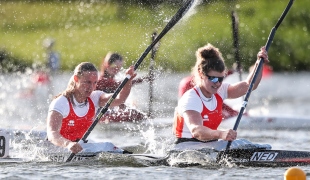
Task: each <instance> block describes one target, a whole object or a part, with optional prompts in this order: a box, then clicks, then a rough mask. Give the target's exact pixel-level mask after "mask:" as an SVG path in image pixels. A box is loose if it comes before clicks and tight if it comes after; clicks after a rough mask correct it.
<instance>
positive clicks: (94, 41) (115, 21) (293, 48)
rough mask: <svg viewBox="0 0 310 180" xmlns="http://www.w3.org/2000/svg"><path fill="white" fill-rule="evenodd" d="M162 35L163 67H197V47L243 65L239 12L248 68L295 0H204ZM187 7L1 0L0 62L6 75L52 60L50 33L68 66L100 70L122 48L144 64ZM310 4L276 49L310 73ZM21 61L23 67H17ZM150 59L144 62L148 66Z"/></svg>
mask: <svg viewBox="0 0 310 180" xmlns="http://www.w3.org/2000/svg"><path fill="white" fill-rule="evenodd" d="M200 2H201V3H200V4H199V5H197V6H196V7H195V8H194V9H193V10H191V11H190V12H189V14H190V15H191V16H189V17H185V18H183V20H182V21H181V22H179V23H178V24H177V25H176V26H175V27H174V28H173V29H172V30H170V31H169V32H168V33H167V34H166V35H165V36H164V37H163V38H162V39H161V43H160V47H159V50H158V53H157V55H156V60H155V62H156V64H155V65H156V67H157V68H161V69H164V70H169V71H174V72H184V71H190V68H191V66H193V65H194V63H195V51H196V50H197V48H199V47H201V46H203V45H205V44H206V43H211V44H213V45H215V46H217V47H218V48H219V49H220V50H221V52H222V53H223V56H224V58H225V60H226V63H227V66H228V67H230V66H232V64H233V63H234V62H235V58H234V49H233V36H232V20H231V13H232V11H235V12H236V13H237V15H238V17H239V26H238V27H239V50H240V61H241V63H242V66H243V68H244V69H245V71H247V68H248V67H249V66H250V65H251V64H253V63H254V62H255V61H256V54H257V52H258V50H259V48H260V47H261V46H263V45H265V43H266V41H267V38H268V36H269V33H270V30H271V28H272V27H273V26H274V25H275V23H276V22H277V20H278V18H279V17H280V15H281V14H282V12H283V10H284V9H285V7H286V5H287V3H288V0H277V1H269V0H239V1H237V0H235V1H234V0H226V1H224V0H222V1H219V0H218V1H216V0H213V1H200ZM181 4H182V1H181V0H168V1H164V0H157V1H154V0H88V1H82V0H71V1H65V0H62V1H60V0H45V1H43V0H37V1H35V0H28V1H27V0H23V1H20V0H10V1H9V0H1V1H0V65H1V70H0V71H2V72H5V69H6V68H7V67H9V70H18V69H23V67H25V66H31V64H33V63H36V64H44V63H45V54H44V53H45V49H44V47H43V46H42V42H43V40H44V39H45V38H53V39H54V40H55V42H56V43H55V47H54V50H56V51H58V52H59V53H60V54H61V67H62V70H72V69H73V67H74V66H75V65H76V64H78V63H80V62H82V61H90V62H93V63H94V64H96V65H97V66H98V67H99V66H100V64H101V60H102V58H103V57H104V56H105V54H107V53H108V52H109V51H114V52H119V53H120V54H122V55H123V56H124V57H125V59H126V66H129V65H131V64H133V63H135V62H136V60H137V59H138V58H139V57H140V56H141V54H142V53H143V52H144V50H145V49H146V48H147V46H148V45H149V44H150V42H151V34H152V33H153V32H154V31H157V32H158V33H160V32H161V30H162V29H163V28H164V27H165V25H166V24H167V22H168V21H169V20H170V18H171V17H172V16H173V15H174V14H175V13H176V12H177V10H178V9H179V8H180V6H181ZM309 20H310V3H308V1H301V0H300V1H295V2H294V4H293V7H292V8H291V10H290V12H289V13H288V15H287V17H286V18H285V19H284V21H283V22H282V24H281V26H280V27H279V29H278V30H277V31H276V35H275V37H274V41H273V43H272V44H271V47H270V49H269V58H270V60H271V62H270V64H271V66H272V67H273V69H274V70H275V71H306V70H310V57H309V55H308V53H309V51H310V38H309V29H310V23H308V22H309ZM13 64H14V65H15V64H17V65H18V66H17V67H16V66H13ZM148 65H149V57H147V58H146V59H145V60H144V62H143V63H142V64H141V67H140V68H141V69H147V68H148Z"/></svg>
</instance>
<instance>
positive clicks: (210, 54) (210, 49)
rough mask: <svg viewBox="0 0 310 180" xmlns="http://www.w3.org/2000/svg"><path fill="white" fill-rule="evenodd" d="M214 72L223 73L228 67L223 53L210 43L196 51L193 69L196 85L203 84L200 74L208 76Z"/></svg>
mask: <svg viewBox="0 0 310 180" xmlns="http://www.w3.org/2000/svg"><path fill="white" fill-rule="evenodd" d="M212 70H213V71H217V72H223V71H225V70H226V67H225V63H224V58H223V57H222V53H221V52H220V51H219V49H218V48H216V47H214V46H213V45H212V44H210V43H208V44H207V45H205V46H203V47H201V48H198V50H197V51H196V64H195V66H194V67H193V68H192V75H193V76H194V79H193V82H194V84H197V85H199V83H200V82H201V81H200V79H201V78H200V73H202V74H204V75H207V74H208V73H209V72H210V71H212Z"/></svg>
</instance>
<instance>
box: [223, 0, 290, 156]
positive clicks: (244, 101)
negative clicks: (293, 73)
mask: <svg viewBox="0 0 310 180" xmlns="http://www.w3.org/2000/svg"><path fill="white" fill-rule="evenodd" d="M293 2H294V0H290V1H289V3H288V5H287V6H286V8H285V10H284V11H283V13H282V15H281V17H280V18H279V19H278V22H277V24H276V25H275V26H274V27H273V28H272V29H271V31H270V34H269V37H268V40H267V43H266V51H267V52H268V49H269V47H270V45H271V43H272V40H273V37H274V35H275V33H276V30H277V28H278V27H279V26H280V24H281V23H282V21H283V19H284V18H285V16H286V14H287V13H288V11H289V10H290V8H291V6H292V5H293ZM263 64H264V60H263V59H262V58H260V60H259V64H258V66H257V67H256V69H255V72H254V76H253V78H252V79H251V82H250V86H249V88H248V90H247V93H246V95H245V98H244V100H243V104H242V107H241V109H240V112H239V114H238V117H237V120H236V122H235V125H234V128H233V130H235V131H236V130H237V128H238V126H239V123H240V120H241V117H242V115H243V111H244V110H245V108H246V105H247V103H248V99H249V98H250V95H251V92H252V89H253V85H254V83H255V81H256V78H257V76H258V73H259V72H260V71H261V70H262V67H263ZM231 143H232V141H228V143H227V146H226V151H227V150H229V148H230V145H231Z"/></svg>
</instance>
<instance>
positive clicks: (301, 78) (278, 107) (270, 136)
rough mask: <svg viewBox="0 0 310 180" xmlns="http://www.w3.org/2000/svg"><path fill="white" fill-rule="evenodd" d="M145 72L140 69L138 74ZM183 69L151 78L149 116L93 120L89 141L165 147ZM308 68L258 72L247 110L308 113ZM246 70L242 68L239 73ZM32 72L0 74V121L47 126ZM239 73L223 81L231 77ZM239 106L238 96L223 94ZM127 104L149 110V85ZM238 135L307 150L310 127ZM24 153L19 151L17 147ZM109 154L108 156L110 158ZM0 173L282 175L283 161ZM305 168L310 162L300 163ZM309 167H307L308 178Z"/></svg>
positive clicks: (7, 174)
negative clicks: (121, 120) (268, 74)
mask: <svg viewBox="0 0 310 180" xmlns="http://www.w3.org/2000/svg"><path fill="white" fill-rule="evenodd" d="M141 74H146V73H143V72H139V75H141ZM185 75H186V74H169V73H163V74H161V75H159V76H158V77H157V80H156V81H155V88H154V91H155V94H154V97H155V102H154V114H155V117H156V118H155V119H149V120H146V121H144V122H134V123H109V124H103V123H101V124H98V125H97V126H96V128H95V129H94V131H93V132H92V133H91V135H90V137H89V138H90V139H92V140H94V141H111V142H113V143H114V144H115V145H117V146H119V147H123V148H126V149H129V150H134V151H135V152H136V153H153V154H158V155H164V154H165V150H167V148H169V145H170V144H171V143H172V141H173V136H172V133H171V122H172V115H173V110H174V107H175V106H176V104H177V87H178V82H179V81H180V80H181V78H182V77H184V76H185ZM309 75H310V73H308V72H301V73H281V74H280V73H279V74H278V73H275V74H274V75H273V76H271V77H269V78H265V79H263V80H262V82H261V84H260V86H259V87H258V89H257V90H256V91H254V92H253V93H252V94H251V97H250V99H249V104H248V106H247V107H248V108H247V111H248V112H249V113H250V114H253V115H257V114H260V115H262V114H263V115H266V116H268V115H272V116H278V115H281V116H285V117H306V118H308V117H310V111H309V107H310V106H309V105H310V103H309V102H310V101H309V100H310V94H309V89H310V81H309V80H308V77H309ZM243 76H244V77H245V76H246V75H243ZM30 77H31V75H30V74H29V75H20V74H9V75H0V85H1V86H0V107H1V108H0V116H1V120H0V125H1V128H6V129H8V128H10V129H24V130H30V129H31V130H36V131H37V130H38V131H40V130H45V126H46V114H47V109H48V105H49V103H50V98H49V97H48V95H47V91H48V87H47V86H46V85H42V86H38V87H36V88H35V89H34V91H33V95H32V96H31V95H29V94H28V95H29V96H26V95H25V94H26V93H25V92H27V89H28V90H29V87H30V85H29V84H30V82H31V79H30ZM69 77H70V74H68V73H63V74H60V75H57V76H55V77H54V79H53V81H52V87H53V88H52V91H53V92H54V94H57V93H58V92H60V91H62V90H63V89H64V88H65V87H66V84H67V81H68V80H69ZM237 80H238V76H237V75H232V76H230V77H228V78H227V79H226V80H225V81H230V82H234V81H237ZM227 103H228V104H231V105H232V106H234V107H237V108H238V107H240V105H241V99H238V100H234V101H227ZM128 104H130V105H135V106H136V107H137V108H138V109H140V110H142V111H144V112H147V109H148V85H147V84H141V85H136V86H135V87H134V88H133V90H132V93H131V95H130V97H129V101H128ZM238 136H239V138H246V139H248V140H250V141H252V142H255V143H268V144H271V145H272V147H273V149H284V150H298V151H303V150H304V151H310V146H309V142H310V135H309V132H308V131H307V129H302V128H301V129H300V130H298V129H297V130H296V129H294V130H291V129H290V128H289V127H288V128H287V129H284V130H283V129H282V130H273V129H266V130H261V129H260V130H253V129H251V130H247V129H242V130H240V131H238ZM21 153H22V152H21ZM109 161H111V162H113V159H110V160H109ZM0 166H1V169H2V173H1V175H0V178H5V179H64V178H75V179H99V178H104V179H121V178H124V179H125V178H126V179H151V178H152V179H206V177H207V179H283V174H284V172H285V171H286V170H287V169H288V168H287V167H277V168H259V167H255V168H253V167H212V166H203V167H188V168H179V167H166V166H150V167H143V166H134V165H133V164H128V163H125V162H123V163H119V162H113V163H109V162H107V161H106V160H102V159H101V160H98V161H93V162H83V163H54V162H38V161H34V162H28V163H2V164H0ZM301 168H302V169H303V170H304V171H305V172H307V173H308V172H310V167H309V166H302V167H301ZM309 177H310V175H308V178H309Z"/></svg>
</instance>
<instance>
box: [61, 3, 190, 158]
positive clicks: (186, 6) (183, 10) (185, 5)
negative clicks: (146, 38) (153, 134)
mask: <svg viewBox="0 0 310 180" xmlns="http://www.w3.org/2000/svg"><path fill="white" fill-rule="evenodd" d="M194 1H195V0H187V1H186V2H184V3H183V5H182V7H181V8H180V9H179V10H178V12H177V13H176V14H175V15H174V16H173V17H172V18H171V20H170V21H169V22H168V24H167V25H166V26H165V28H164V29H163V30H162V32H161V33H160V34H159V35H158V36H157V37H156V38H155V39H154V41H153V42H152V43H151V44H150V45H149V46H148V47H147V48H146V50H145V51H144V52H143V54H142V55H141V57H140V58H139V59H138V61H137V62H136V63H135V65H134V70H136V69H137V68H138V67H139V65H140V64H141V63H142V61H143V59H144V58H145V57H146V56H147V54H148V53H149V52H150V51H151V50H152V48H153V47H154V46H155V45H156V43H157V42H158V41H159V40H160V39H161V38H162V37H163V36H164V35H165V34H166V33H167V32H168V31H169V30H170V29H171V28H172V27H173V26H174V25H175V24H176V23H177V22H178V21H179V20H180V19H182V17H183V16H184V15H185V14H186V12H187V11H188V10H189V9H190V7H191V6H192V5H193V4H194V3H193V2H194ZM129 79H130V76H126V78H125V79H124V80H123V82H122V83H121V84H120V85H119V86H118V88H117V89H116V90H115V92H114V93H113V95H112V97H111V98H110V99H109V100H108V102H107V104H106V105H105V106H104V107H102V108H100V110H99V113H98V114H97V116H96V118H95V120H94V121H93V123H92V124H91V125H90V127H89V128H88V130H87V131H86V132H85V134H84V135H83V137H82V139H81V140H80V141H79V143H80V142H84V141H86V139H87V137H88V136H89V134H90V133H91V131H92V130H93V129H94V128H95V126H96V125H97V123H98V122H99V120H100V118H101V117H102V116H103V115H104V114H105V113H106V112H107V111H108V108H109V106H110V105H111V103H112V102H113V100H114V99H115V98H116V97H117V95H118V94H119V92H120V91H121V90H122V89H123V87H124V86H125V84H126V83H127V81H128V80H129ZM74 156H75V153H71V154H70V156H69V157H68V159H67V160H66V162H70V161H71V160H72V159H73V157H74Z"/></svg>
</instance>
